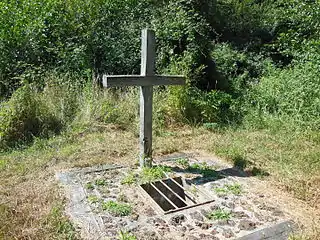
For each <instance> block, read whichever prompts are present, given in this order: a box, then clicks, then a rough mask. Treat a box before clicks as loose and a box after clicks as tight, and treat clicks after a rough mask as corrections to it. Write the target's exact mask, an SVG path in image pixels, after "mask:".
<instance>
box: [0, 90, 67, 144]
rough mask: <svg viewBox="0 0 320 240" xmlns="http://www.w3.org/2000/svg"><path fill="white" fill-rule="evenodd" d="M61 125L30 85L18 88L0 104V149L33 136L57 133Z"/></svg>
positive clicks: (30, 138)
mask: <svg viewBox="0 0 320 240" xmlns="http://www.w3.org/2000/svg"><path fill="white" fill-rule="evenodd" d="M61 127H62V126H61V124H60V122H59V120H58V119H57V118H56V117H55V116H54V115H53V114H52V112H50V109H49V108H48V107H47V106H46V105H45V104H44V103H43V102H42V100H41V99H40V98H39V95H37V94H36V92H35V91H33V90H32V89H31V87H30V86H25V87H22V88H20V89H18V90H17V91H16V92H15V93H14V94H13V96H12V98H11V99H10V100H8V101H7V102H2V103H1V105H0V149H4V148H7V147H14V146H17V145H19V144H20V143H21V142H23V141H24V142H26V141H30V140H32V138H33V137H35V136H42V137H47V136H49V135H51V134H55V133H58V132H59V131H60V130H61Z"/></svg>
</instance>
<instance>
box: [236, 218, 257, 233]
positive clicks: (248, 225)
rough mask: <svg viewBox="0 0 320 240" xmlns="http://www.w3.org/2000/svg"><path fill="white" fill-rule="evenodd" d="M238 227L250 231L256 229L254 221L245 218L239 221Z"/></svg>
mask: <svg viewBox="0 0 320 240" xmlns="http://www.w3.org/2000/svg"><path fill="white" fill-rule="evenodd" d="M238 227H239V229H240V230H245V231H251V230H254V229H256V223H254V222H252V221H250V220H246V219H245V220H241V221H240V223H239V226H238Z"/></svg>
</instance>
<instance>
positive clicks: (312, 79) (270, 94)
mask: <svg viewBox="0 0 320 240" xmlns="http://www.w3.org/2000/svg"><path fill="white" fill-rule="evenodd" d="M319 76H320V69H319V65H318V64H314V63H310V62H309V63H304V64H299V65H296V66H293V67H291V68H287V69H284V70H276V69H274V70H272V69H270V73H269V74H268V75H266V76H264V77H262V79H261V81H260V83H259V84H257V85H256V86H254V87H253V89H252V92H251V93H250V96H251V97H250V101H251V103H252V104H253V106H254V107H255V110H254V113H253V114H256V116H258V117H259V118H256V119H255V120H257V121H259V119H260V120H263V118H266V119H268V116H270V115H271V116H274V117H276V118H280V119H283V120H282V122H283V123H285V122H290V123H294V124H295V125H296V126H309V127H315V128H317V126H319V119H320V77H319Z"/></svg>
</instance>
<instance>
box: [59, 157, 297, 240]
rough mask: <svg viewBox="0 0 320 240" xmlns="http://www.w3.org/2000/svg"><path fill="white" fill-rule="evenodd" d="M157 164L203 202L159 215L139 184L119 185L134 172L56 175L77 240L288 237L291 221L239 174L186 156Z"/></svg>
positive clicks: (115, 169)
mask: <svg viewBox="0 0 320 240" xmlns="http://www.w3.org/2000/svg"><path fill="white" fill-rule="evenodd" d="M157 164H158V165H159V166H162V168H163V169H165V170H167V171H168V170H169V171H168V172H167V174H168V176H169V177H172V178H178V177H181V179H183V182H184V186H185V188H186V189H188V194H189V195H190V196H191V195H192V196H193V197H194V198H195V199H197V201H198V203H201V202H209V203H207V204H203V205H199V206H195V207H190V208H188V209H184V210H181V211H177V212H174V213H169V214H165V213H164V211H163V210H161V208H160V207H159V206H158V205H157V204H156V203H155V202H154V201H153V200H152V199H151V197H148V194H147V193H146V192H145V191H143V189H142V188H141V187H139V184H136V183H133V184H124V182H129V183H132V182H134V181H135V178H137V176H138V175H139V170H138V169H134V168H128V167H118V166H99V167H94V168H86V169H81V170H77V171H70V172H60V173H58V174H57V177H58V179H59V180H60V182H61V183H62V184H63V186H64V187H65V190H66V194H67V197H68V199H69V203H68V206H67V213H68V215H69V216H70V217H71V219H72V221H73V222H74V223H75V225H76V226H77V227H78V228H79V230H80V232H81V236H82V237H83V238H84V239H119V232H120V231H123V232H130V234H133V235H134V236H135V237H136V238H137V239H148V240H149V239H150V240H152V239H154V240H158V239H159V240H160V239H189V240H191V239H194V240H196V239H221V240H223V239H241V240H254V239H268V240H270V239H279V240H281V239H288V235H289V234H290V233H291V231H292V222H291V221H289V220H288V219H287V217H286V216H285V214H284V213H283V212H282V211H281V210H280V209H279V208H278V206H272V205H267V204H266V203H265V201H263V198H264V196H263V195H259V196H257V195H255V194H253V193H251V192H250V185H249V184H248V183H247V181H246V179H248V176H246V175H245V174H244V173H243V172H241V171H238V170H236V169H233V168H230V167H228V166H226V165H224V164H222V163H221V162H219V161H217V160H215V159H211V160H210V159H205V160H204V159H201V158H197V157H195V156H192V155H189V156H183V157H169V158H168V159H162V160H161V161H158V162H157ZM164 166H166V167H164ZM140 176H141V174H140ZM147 177H148V176H145V178H147ZM146 180H147V179H140V180H138V181H139V182H143V181H144V182H145V181H146ZM201 196H206V198H207V199H201ZM208 198H209V199H208ZM208 200H210V201H208ZM190 205H194V204H190Z"/></svg>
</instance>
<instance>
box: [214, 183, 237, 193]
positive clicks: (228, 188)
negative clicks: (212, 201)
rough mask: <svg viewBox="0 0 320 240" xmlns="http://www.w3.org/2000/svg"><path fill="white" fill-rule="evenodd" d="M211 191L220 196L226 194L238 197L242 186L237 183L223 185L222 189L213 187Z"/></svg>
mask: <svg viewBox="0 0 320 240" xmlns="http://www.w3.org/2000/svg"><path fill="white" fill-rule="evenodd" d="M213 190H214V191H215V192H216V193H217V194H218V195H221V196H223V195H227V194H228V193H231V194H233V195H240V194H241V193H242V186H241V185H240V184H239V183H234V184H225V185H224V186H223V187H214V188H213Z"/></svg>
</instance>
